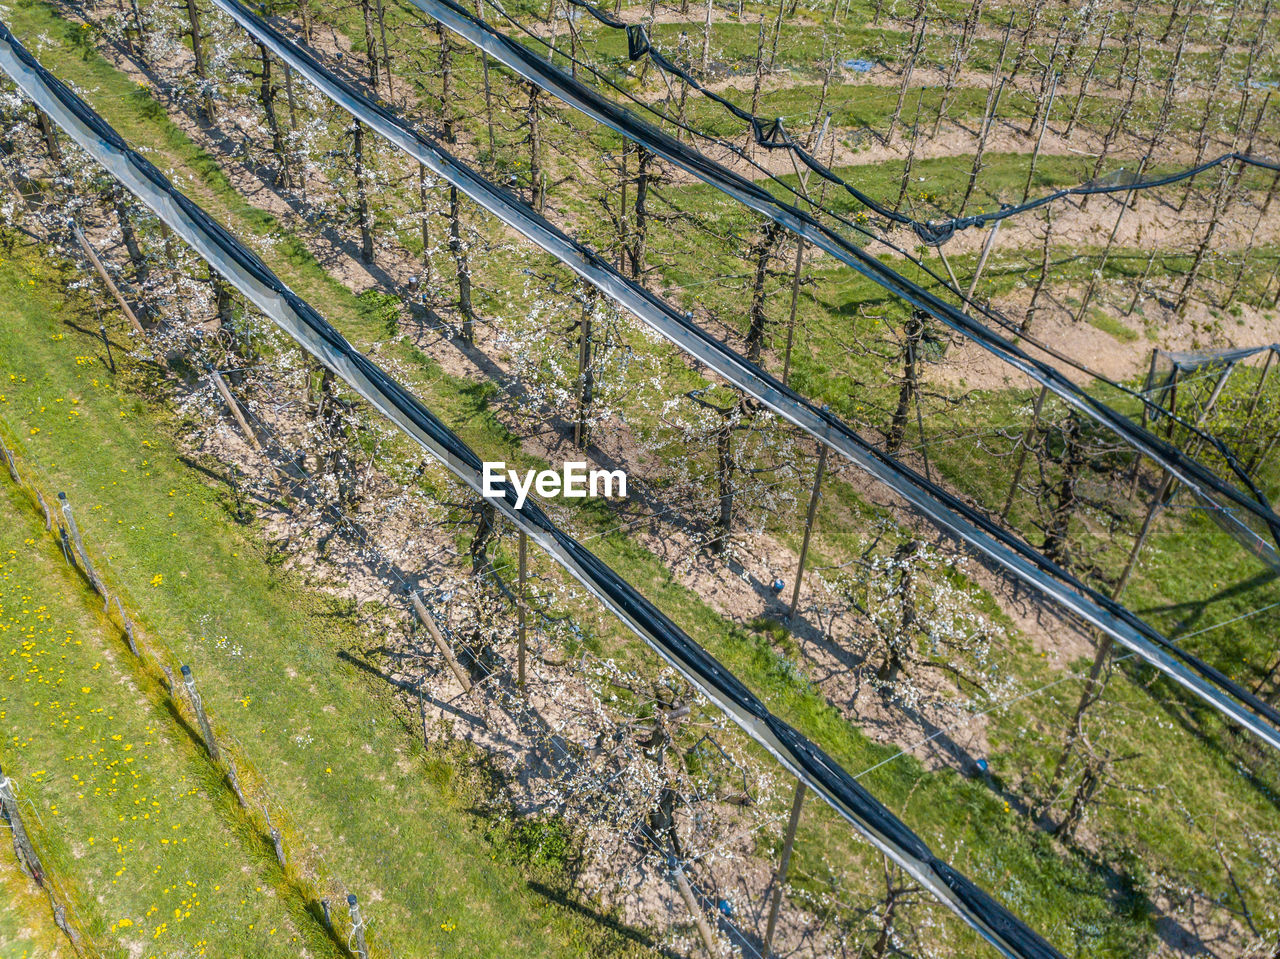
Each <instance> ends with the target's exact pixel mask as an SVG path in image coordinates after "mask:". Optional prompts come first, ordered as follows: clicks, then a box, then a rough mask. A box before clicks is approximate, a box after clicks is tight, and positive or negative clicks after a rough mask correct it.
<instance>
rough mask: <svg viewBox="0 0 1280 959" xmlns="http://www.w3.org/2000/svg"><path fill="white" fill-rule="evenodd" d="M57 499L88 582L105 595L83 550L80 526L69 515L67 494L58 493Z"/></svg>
mask: <svg viewBox="0 0 1280 959" xmlns="http://www.w3.org/2000/svg"><path fill="white" fill-rule="evenodd" d="M58 500H59V501H60V502H61V503H62V515H63V517H64V518H65V519H66V521H67V529H69V530H70V531H71V539H72V541H73V542H74V543H75V544H76V553H77V554H78V555H79V557H80V562H81V563H82V564H83V565H84V571H85V573H86V574H87V575H88V577H89V582H90V583H91V584H92V585H93V588H94V589H96V590H97V591H98V592H99V593H100V594H103V595H105V594H106V588H105V587H104V586H103V585H102V580H100V579H99V578H98V574H97V572H96V571H95V570H94V568H93V564H92V563H91V562H89V554H88V553H86V552H85V551H84V540H83V539H81V538H80V527H78V526H77V525H76V518H75V517H74V516H73V515H71V503H70V502H68V501H67V494H66V493H59V494H58Z"/></svg>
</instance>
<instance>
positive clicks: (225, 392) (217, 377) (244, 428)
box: [209, 369, 262, 450]
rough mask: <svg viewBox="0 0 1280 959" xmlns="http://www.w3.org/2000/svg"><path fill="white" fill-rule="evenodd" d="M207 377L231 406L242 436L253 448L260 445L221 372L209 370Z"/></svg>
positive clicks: (224, 400)
mask: <svg viewBox="0 0 1280 959" xmlns="http://www.w3.org/2000/svg"><path fill="white" fill-rule="evenodd" d="M209 378H210V379H212V380H213V385H214V386H216V387H217V388H218V393H219V394H220V395H221V396H222V401H223V402H224V403H226V404H227V406H228V407H230V408H231V415H232V416H234V417H235V420H236V422H237V423H238V424H239V425H240V431H241V432H242V433H244V438H245V439H246V440H248V441H249V445H250V446H252V447H253V448H254V449H255V450H260V449H262V447H261V446H260V445H259V444H258V437H256V436H254V434H253V430H252V428H250V426H249V421H248V420H246V419H245V418H244V411H242V410H241V409H240V404H239V403H237V402H236V398H235V397H234V396H232V395H231V390H230V389H228V388H227V381H226V380H224V379H223V378H222V374H221V373H219V372H218V371H217V370H214V369H211V370H209Z"/></svg>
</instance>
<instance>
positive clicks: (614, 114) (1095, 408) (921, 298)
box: [410, 0, 1280, 562]
mask: <svg viewBox="0 0 1280 959" xmlns="http://www.w3.org/2000/svg"><path fill="white" fill-rule="evenodd" d="M410 2H411V3H413V5H414V6H416V7H418V8H419V9H421V10H423V11H424V12H426V13H428V14H429V15H430V16H432V17H434V18H436V19H439V20H440V21H441V22H443V23H445V25H446V26H448V27H449V28H450V29H451V30H454V31H456V32H458V33H460V34H461V35H462V36H464V37H465V38H466V39H467V40H469V41H470V42H472V43H473V44H476V45H477V46H479V47H480V48H481V49H482V50H484V51H485V52H487V53H488V54H489V55H491V56H494V57H495V58H496V59H498V60H499V61H500V62H502V63H504V64H506V65H507V66H508V67H509V68H511V69H513V70H515V71H516V72H517V73H520V74H521V75H522V76H524V77H525V78H526V79H527V80H529V81H530V82H534V83H536V84H537V85H539V86H542V87H543V88H544V89H547V90H548V91H549V92H552V93H553V94H554V95H556V96H558V97H560V98H561V99H564V100H565V101H566V102H568V103H570V104H571V105H572V106H574V107H575V108H576V109H578V110H579V111H581V112H584V113H586V114H587V115H588V116H591V117H592V118H593V119H595V120H597V122H600V123H603V124H605V125H606V126H609V127H610V128H612V129H614V130H615V131H617V132H620V133H622V134H623V135H624V136H627V137H628V138H630V139H633V140H636V141H637V142H639V143H641V144H642V145H644V146H646V147H647V148H648V149H649V150H651V151H652V152H654V153H655V154H657V155H659V156H662V157H663V158H665V159H667V160H669V161H671V162H674V163H676V164H677V165H678V166H681V167H683V168H684V169H686V170H687V171H688V172H690V173H693V174H694V175H695V176H697V177H698V178H699V179H702V180H704V181H705V182H707V183H709V184H711V185H712V186H714V187H716V188H717V189H720V190H721V191H722V192H725V193H726V194H728V195H730V196H731V197H733V198H735V199H736V200H737V201H738V202H740V203H743V204H745V205H746V206H748V207H750V208H751V209H754V210H756V212H758V213H762V214H764V215H765V216H767V217H769V218H770V219H772V220H774V221H775V222H776V223H778V224H779V225H782V226H784V227H786V228H787V229H789V230H791V231H793V232H795V233H797V234H798V235H800V236H801V237H803V238H804V239H807V240H808V241H809V242H811V243H813V244H814V245H815V246H817V247H818V248H819V249H822V250H824V251H825V252H828V253H830V254H831V255H833V256H835V257H836V258H837V259H839V260H841V261H843V262H845V263H847V264H848V265H850V266H852V267H853V268H854V269H855V270H857V271H858V272H860V273H862V274H863V275H864V276H866V277H868V278H869V279H871V280H873V281H874V282H876V283H877V284H879V285H881V286H883V287H884V288H885V289H886V290H888V291H889V292H891V293H894V294H896V295H897V296H899V297H901V298H902V299H904V300H906V301H907V302H908V303H910V304H912V305H913V306H915V307H916V308H917V309H921V310H924V311H925V312H926V313H928V314H929V315H931V316H933V317H935V318H936V319H939V320H941V321H942V322H943V323H945V324H946V325H948V326H950V327H952V328H953V329H955V330H956V331H957V332H959V333H961V334H962V335H964V336H965V337H967V338H969V339H972V340H975V341H976V342H978V343H980V344H981V345H982V346H983V347H984V348H985V349H987V350H988V351H990V352H992V353H993V354H995V355H996V356H998V357H1000V358H1001V359H1003V360H1004V361H1005V362H1007V363H1009V364H1010V365H1012V366H1014V367H1015V368H1017V369H1019V370H1021V371H1022V372H1024V373H1026V374H1028V375H1030V376H1031V377H1032V378H1033V379H1036V380H1037V381H1039V382H1040V383H1042V384H1043V385H1045V386H1048V387H1049V388H1050V389H1052V390H1053V391H1054V392H1055V393H1058V395H1060V396H1061V397H1063V399H1065V400H1066V401H1067V402H1068V403H1071V404H1072V405H1074V406H1076V407H1077V408H1079V409H1080V410H1081V411H1082V412H1084V413H1086V414H1087V415H1089V416H1090V417H1092V418H1094V419H1096V420H1098V421H1099V422H1100V423H1102V424H1104V425H1106V426H1108V427H1109V428H1110V429H1112V430H1113V431H1115V432H1117V433H1118V434H1119V435H1121V436H1123V437H1125V439H1126V440H1127V442H1129V443H1130V444H1131V445H1133V446H1135V448H1137V449H1139V450H1141V451H1143V452H1144V453H1146V454H1147V455H1148V456H1150V457H1152V458H1153V459H1155V460H1156V461H1157V462H1159V463H1160V464H1161V465H1162V466H1164V467H1166V468H1168V469H1170V470H1171V471H1172V472H1173V473H1174V474H1175V475H1177V476H1179V478H1180V479H1182V478H1183V476H1182V474H1183V473H1189V474H1191V475H1194V476H1195V477H1196V482H1192V483H1190V484H1189V486H1190V487H1191V488H1192V489H1195V490H1197V491H1198V492H1199V494H1200V495H1201V496H1202V497H1203V498H1204V499H1205V501H1206V505H1207V507H1208V508H1209V509H1210V510H1212V511H1213V515H1214V516H1215V517H1217V518H1218V520H1219V521H1220V524H1221V525H1223V527H1224V529H1227V530H1228V531H1229V532H1231V533H1232V535H1234V536H1236V538H1237V539H1238V540H1240V542H1241V543H1242V544H1244V545H1248V546H1249V547H1250V548H1251V549H1253V550H1254V551H1255V553H1256V554H1258V555H1261V556H1265V557H1270V558H1272V559H1274V560H1275V561H1276V562H1280V557H1277V556H1276V555H1275V551H1274V549H1273V548H1272V547H1271V546H1269V545H1268V544H1267V543H1266V542H1265V541H1264V540H1263V539H1262V538H1261V537H1260V536H1259V535H1258V534H1257V533H1256V532H1255V531H1254V530H1252V529H1251V528H1250V527H1249V526H1248V525H1247V524H1244V523H1242V522H1240V521H1238V520H1236V519H1234V518H1233V517H1231V516H1230V514H1228V513H1226V512H1225V511H1223V510H1221V509H1218V508H1216V507H1217V503H1216V501H1215V500H1214V498H1213V497H1212V496H1211V495H1210V494H1209V493H1207V492H1204V491H1203V490H1201V489H1200V486H1199V485H1198V484H1204V485H1205V486H1208V487H1209V488H1211V489H1212V490H1213V491H1215V492H1216V493H1217V494H1218V495H1220V496H1223V497H1226V498H1227V499H1230V500H1232V501H1234V502H1236V503H1237V504H1239V505H1241V506H1243V507H1244V508H1245V509H1248V510H1249V511H1250V512H1252V513H1254V514H1255V515H1258V516H1259V517H1261V518H1263V519H1264V521H1265V522H1266V523H1267V525H1268V528H1269V529H1270V530H1271V532H1272V535H1273V538H1275V539H1277V541H1280V517H1276V516H1275V514H1274V513H1273V512H1272V511H1271V510H1270V508H1269V506H1268V505H1266V499H1265V497H1264V496H1263V495H1262V493H1261V491H1260V490H1258V489H1257V487H1256V485H1255V484H1254V483H1253V480H1252V478H1251V477H1250V476H1249V475H1248V472H1247V471H1246V470H1244V469H1243V468H1242V467H1241V466H1240V465H1239V464H1238V463H1237V462H1236V461H1235V459H1234V457H1233V456H1232V455H1231V453H1230V451H1229V450H1226V449H1225V447H1224V446H1223V444H1222V443H1221V441H1220V440H1217V439H1216V438H1214V437H1212V436H1208V435H1204V434H1201V435H1202V438H1203V440H1204V441H1205V442H1206V443H1209V444H1211V445H1212V446H1214V447H1215V448H1216V449H1218V450H1219V452H1220V454H1221V455H1222V456H1223V457H1224V459H1225V460H1226V462H1227V463H1228V465H1230V466H1231V467H1232V469H1233V471H1234V472H1236V473H1237V475H1239V476H1240V477H1241V479H1242V480H1243V481H1244V482H1245V484H1246V485H1247V486H1248V487H1249V488H1250V490H1251V491H1252V492H1253V493H1254V494H1255V496H1256V497H1257V498H1256V500H1255V499H1250V498H1249V497H1248V496H1245V495H1244V494H1243V493H1241V492H1240V491H1239V490H1238V489H1236V488H1235V487H1233V486H1231V485H1230V484H1227V483H1224V482H1223V480H1222V479H1221V478H1219V477H1218V476H1217V475H1216V474H1215V473H1213V472H1212V471H1210V470H1208V469H1207V468H1205V467H1204V466H1203V465H1201V464H1200V463H1199V462H1198V461H1195V460H1193V459H1191V458H1190V457H1188V456H1186V455H1185V453H1183V452H1182V451H1180V450H1178V449H1177V448H1175V447H1173V446H1171V445H1170V444H1168V443H1167V442H1165V441H1163V440H1161V439H1160V438H1158V437H1156V436H1155V435H1154V434H1151V433H1150V432H1148V431H1147V430H1146V429H1145V428H1144V427H1139V426H1138V425H1137V424H1135V423H1134V422H1133V421H1132V420H1130V419H1128V418H1127V417H1124V416H1122V415H1121V414H1119V413H1118V412H1117V411H1115V410H1114V409H1112V408H1111V407H1109V406H1108V405H1107V404H1105V403H1103V402H1102V401H1101V400H1099V399H1097V398H1096V397H1093V396H1091V395H1090V394H1088V393H1087V392H1085V391H1084V390H1082V389H1081V388H1080V387H1078V386H1077V385H1076V384H1075V383H1074V382H1072V381H1071V380H1069V379H1068V378H1066V377H1064V376H1063V375H1062V374H1061V372H1060V371H1058V370H1057V369H1055V368H1054V367H1052V366H1050V365H1049V364H1046V363H1044V362H1042V361H1039V360H1035V359H1033V358H1032V357H1030V356H1029V355H1028V354H1026V353H1025V352H1024V351H1023V350H1022V349H1021V348H1020V347H1018V346H1017V345H1016V344H1015V343H1013V342H1010V341H1008V340H1005V339H1003V338H1001V337H1000V336H999V335H998V334H996V333H995V332H994V331H993V330H991V329H989V328H988V327H985V326H983V325H982V324H981V323H978V322H976V321H975V320H974V319H973V318H972V317H970V316H969V315H967V314H966V313H964V312H962V311H960V310H958V309H956V308H955V307H953V306H950V305H949V304H947V303H945V302H944V301H942V300H939V299H938V298H937V297H936V296H934V295H933V294H932V293H929V292H928V291H927V290H925V289H924V288H922V287H920V286H918V285H917V284H915V283H912V282H911V281H910V280H907V279H906V278H905V277H904V276H902V275H900V274H898V273H897V272H895V271H894V270H893V269H892V268H890V267H888V266H886V265H885V264H884V263H882V262H881V261H880V260H878V259H877V258H875V257H872V256H870V255H869V254H867V253H866V252H865V251H863V250H862V249H861V248H859V247H857V246H854V245H852V244H850V243H848V241H846V240H845V239H844V238H842V237H840V236H839V235H838V234H836V233H834V232H832V231H831V230H830V229H829V228H827V227H825V226H823V225H822V224H820V223H819V222H818V221H816V220H814V219H813V218H812V217H810V216H809V215H808V214H805V213H803V212H802V211H800V210H799V209H797V208H795V207H791V206H788V205H787V204H784V203H781V202H780V201H778V200H777V199H776V198H775V197H774V196H773V195H772V194H770V193H768V192H767V191H765V190H763V188H761V187H759V186H758V185H757V184H754V183H752V182H751V181H748V180H746V179H744V178H742V177H741V176H739V175H738V174H735V173H732V172H731V171H729V170H727V169H726V168H724V167H722V166H720V165H719V164H717V163H715V162H714V161H712V160H711V159H710V158H708V157H706V156H705V155H703V154H701V153H698V152H697V151H695V150H690V149H687V148H686V147H685V146H684V145H683V144H680V143H678V142H677V141H675V140H674V139H673V138H672V137H670V136H669V135H668V134H666V133H665V132H663V131H661V130H659V129H657V128H654V127H652V126H650V125H648V124H646V123H644V122H643V121H641V120H639V119H638V118H636V117H635V116H634V115H633V114H630V113H629V112H627V111H626V110H625V109H624V108H622V107H619V106H617V105H616V104H613V103H612V102H611V101H608V100H605V99H604V98H602V97H601V96H600V95H599V94H598V93H597V92H596V91H594V90H591V89H590V88H588V87H585V86H583V85H582V84H581V83H579V82H578V81H576V80H573V79H571V78H569V77H568V75H567V74H565V73H564V72H563V71H561V70H560V69H559V68H557V67H555V66H554V65H551V64H548V63H547V62H546V61H544V60H542V59H540V58H536V57H535V56H534V55H533V53H532V51H530V50H528V49H527V48H525V47H523V46H521V45H520V44H517V43H515V42H514V41H512V40H510V39H509V38H507V37H505V36H504V35H502V34H499V33H497V32H495V31H494V30H493V29H492V28H491V27H489V26H488V24H486V23H484V22H483V21H479V20H476V19H475V18H474V17H473V16H472V15H471V14H470V13H468V12H467V11H466V10H464V9H462V8H461V7H460V6H458V5H457V4H456V3H455V2H453V0H410ZM980 312H981V311H980ZM1116 386H1117V388H1118V389H1121V390H1124V387H1121V386H1119V385H1118V384H1116ZM1188 428H1189V429H1191V430H1193V431H1196V430H1195V427H1193V426H1191V425H1190V424H1188ZM1196 432H1198V431H1196ZM1175 464H1176V465H1175Z"/></svg>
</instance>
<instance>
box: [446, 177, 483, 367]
mask: <svg viewBox="0 0 1280 959" xmlns="http://www.w3.org/2000/svg"><path fill="white" fill-rule="evenodd" d="M461 220H462V209H461V204H460V203H459V201H458V188H457V187H456V186H453V185H450V186H449V252H450V253H452V254H453V262H454V265H455V267H456V268H457V275H458V312H459V313H461V314H462V341H463V342H464V343H466V344H467V345H468V346H471V345H473V344H474V343H475V341H476V334H475V321H476V315H475V312H474V311H473V310H472V308H471V271H470V270H469V269H468V268H467V251H466V250H465V249H464V248H463V246H462V225H461Z"/></svg>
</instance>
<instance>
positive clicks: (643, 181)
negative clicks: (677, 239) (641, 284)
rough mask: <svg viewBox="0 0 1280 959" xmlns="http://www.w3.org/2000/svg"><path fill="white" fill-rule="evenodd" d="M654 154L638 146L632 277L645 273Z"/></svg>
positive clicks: (632, 236) (638, 277)
mask: <svg viewBox="0 0 1280 959" xmlns="http://www.w3.org/2000/svg"><path fill="white" fill-rule="evenodd" d="M652 163H653V154H652V153H650V152H649V151H648V150H646V149H645V148H644V147H642V146H637V147H636V203H635V207H633V209H632V213H633V215H634V218H635V228H634V230H633V231H632V233H631V278H632V279H634V280H638V279H640V277H641V275H643V273H644V258H645V246H646V243H647V240H648V227H649V207H648V203H649V179H650V174H649V167H650V166H651V165H652Z"/></svg>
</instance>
